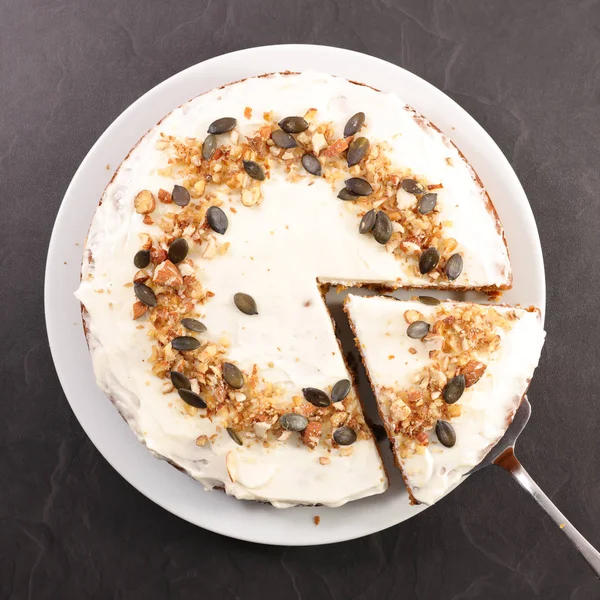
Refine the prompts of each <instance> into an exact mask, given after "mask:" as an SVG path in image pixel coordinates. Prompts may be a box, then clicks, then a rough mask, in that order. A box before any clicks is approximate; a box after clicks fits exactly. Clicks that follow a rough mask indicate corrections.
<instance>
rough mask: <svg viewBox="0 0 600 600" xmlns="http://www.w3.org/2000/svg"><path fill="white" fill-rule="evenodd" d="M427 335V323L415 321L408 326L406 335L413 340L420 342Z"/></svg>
mask: <svg viewBox="0 0 600 600" xmlns="http://www.w3.org/2000/svg"><path fill="white" fill-rule="evenodd" d="M428 333H429V323H426V322H425V321H415V322H414V323H411V324H410V325H409V326H408V329H407V330H406V335H407V336H408V337H409V338H411V339H413V340H422V339H423V338H424V337H425V336H426V335H427V334H428Z"/></svg>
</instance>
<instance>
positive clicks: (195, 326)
mask: <svg viewBox="0 0 600 600" xmlns="http://www.w3.org/2000/svg"><path fill="white" fill-rule="evenodd" d="M181 324H182V325H183V326H184V327H185V328H186V329H189V330H190V331H195V332H196V333H204V332H205V331H206V325H205V324H204V323H201V322H200V321H198V319H192V318H190V317H186V318H185V319H181Z"/></svg>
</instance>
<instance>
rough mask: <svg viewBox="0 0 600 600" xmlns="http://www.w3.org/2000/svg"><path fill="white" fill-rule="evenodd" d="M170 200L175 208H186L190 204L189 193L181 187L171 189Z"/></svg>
mask: <svg viewBox="0 0 600 600" xmlns="http://www.w3.org/2000/svg"><path fill="white" fill-rule="evenodd" d="M171 198H173V202H175V204H177V206H187V205H188V204H189V203H190V193H189V192H188V191H187V190H186V189H185V188H184V187H183V186H182V185H176V186H174V187H173V191H172V192H171Z"/></svg>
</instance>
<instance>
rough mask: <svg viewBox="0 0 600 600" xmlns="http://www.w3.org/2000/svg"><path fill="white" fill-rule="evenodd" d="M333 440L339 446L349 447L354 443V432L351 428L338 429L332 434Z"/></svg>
mask: <svg viewBox="0 0 600 600" xmlns="http://www.w3.org/2000/svg"><path fill="white" fill-rule="evenodd" d="M333 439H334V440H335V442H336V444H339V445H340V446H350V445H351V444H354V442H355V441H356V431H354V429H352V427H338V428H337V429H336V430H335V431H334V432H333Z"/></svg>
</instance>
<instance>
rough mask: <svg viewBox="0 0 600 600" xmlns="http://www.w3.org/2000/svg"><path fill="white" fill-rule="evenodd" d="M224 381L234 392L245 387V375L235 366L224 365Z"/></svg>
mask: <svg viewBox="0 0 600 600" xmlns="http://www.w3.org/2000/svg"><path fill="white" fill-rule="evenodd" d="M223 379H224V380H225V381H226V383H227V385H228V386H229V387H232V388H233V389H234V390H239V389H241V388H242V387H244V375H243V373H242V372H241V371H240V370H239V369H238V368H237V367H236V366H235V365H234V364H231V363H228V362H226V363H223Z"/></svg>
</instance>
